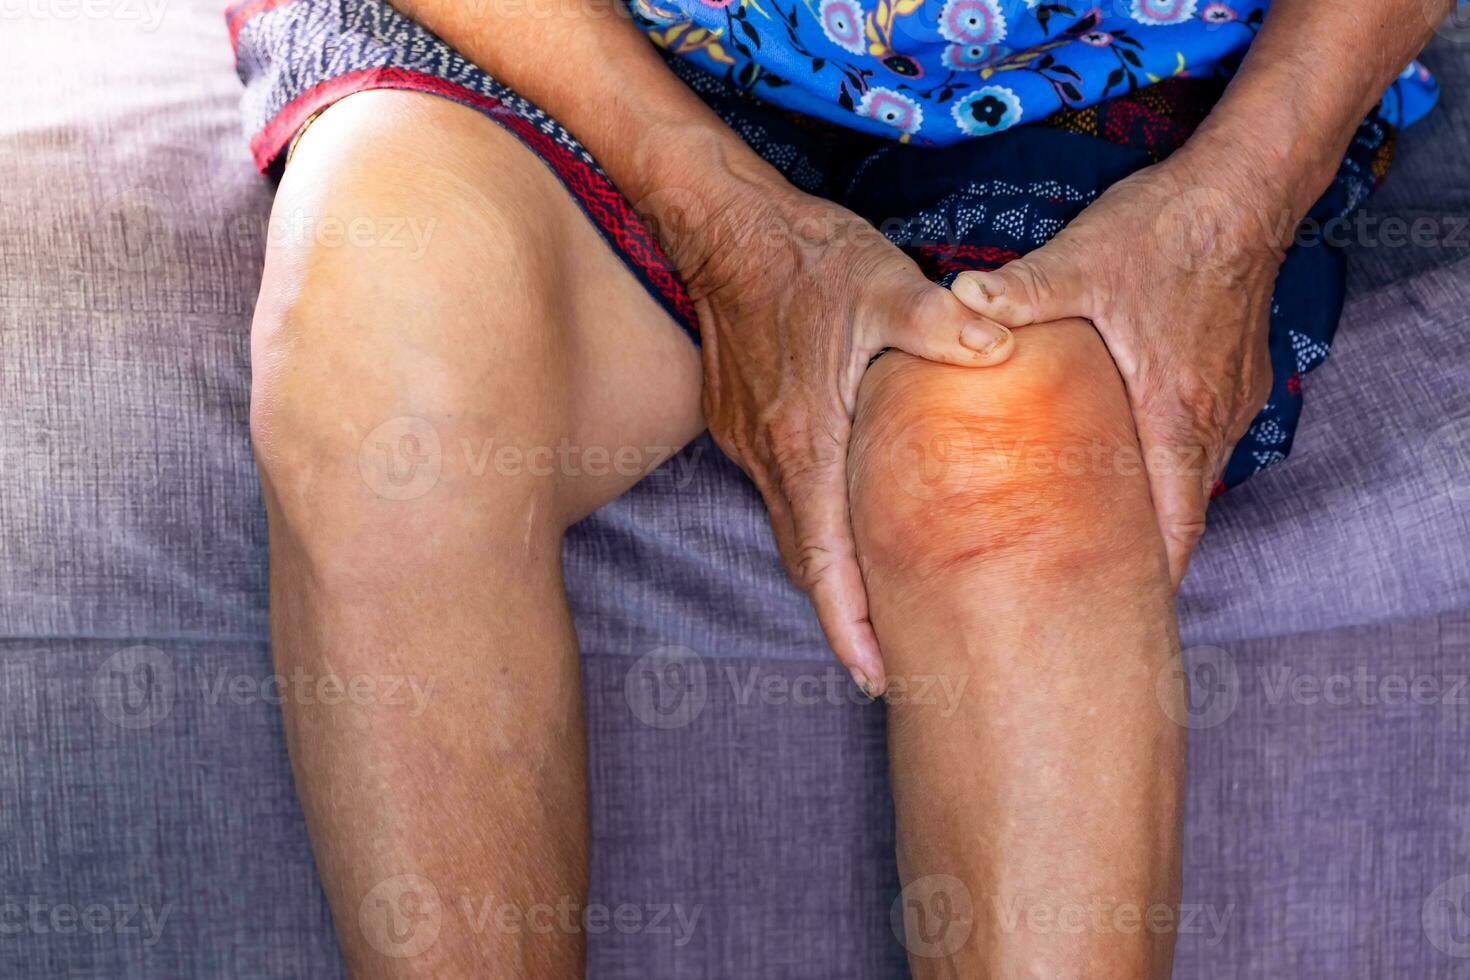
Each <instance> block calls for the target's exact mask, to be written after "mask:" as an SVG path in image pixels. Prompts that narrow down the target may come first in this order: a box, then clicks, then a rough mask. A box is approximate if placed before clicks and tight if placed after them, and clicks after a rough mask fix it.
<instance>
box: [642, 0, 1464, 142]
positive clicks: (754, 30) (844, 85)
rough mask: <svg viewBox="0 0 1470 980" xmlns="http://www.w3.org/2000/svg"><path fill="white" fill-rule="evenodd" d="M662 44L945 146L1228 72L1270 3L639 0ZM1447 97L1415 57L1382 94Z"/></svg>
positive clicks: (775, 94)
mask: <svg viewBox="0 0 1470 980" xmlns="http://www.w3.org/2000/svg"><path fill="white" fill-rule="evenodd" d="M629 2H630V4H631V6H632V9H633V11H634V13H635V15H636V16H637V17H638V19H639V20H640V22H641V23H642V25H643V27H644V29H645V30H646V31H647V32H648V34H649V36H650V37H651V38H652V39H653V41H654V43H655V44H657V45H659V46H660V47H661V48H663V49H665V50H666V51H669V52H670V53H672V54H674V55H677V56H679V57H681V58H685V59H688V60H690V61H691V62H693V63H694V64H696V65H698V66H699V67H700V68H702V69H704V70H705V71H708V72H712V73H714V74H716V75H719V76H721V77H723V78H724V79H725V81H726V82H727V83H729V84H731V85H734V86H737V87H739V88H740V89H742V90H744V91H745V92H747V93H748V94H751V95H754V96H756V97H758V98H760V99H762V100H764V101H766V102H770V103H772V104H774V105H777V106H781V107H783V108H787V109H794V110H796V111H798V112H803V113H806V114H808V115H812V116H817V117H819V118H822V119H826V120H828V121H831V122H835V123H838V124H839V125H843V126H848V127H851V128H853V129H857V130H861V131H863V132H867V133H873V134H876V135H880V136H888V137H893V138H896V139H899V140H901V141H904V142H910V141H912V142H917V143H921V144H937V145H944V144H948V143H954V142H957V141H959V140H964V139H967V138H969V137H974V136H988V135H990V134H992V133H997V132H1000V131H1002V130H1006V129H1010V128H1011V127H1013V126H1015V125H1017V124H1018V123H1025V122H1035V121H1036V120H1039V119H1044V118H1046V117H1047V116H1050V115H1051V114H1052V113H1054V112H1056V111H1057V110H1058V109H1064V108H1073V109H1075V108H1082V107H1085V106H1089V105H1092V104H1094V103H1096V102H1098V101H1101V100H1103V99H1107V98H1110V97H1112V96H1116V95H1121V94H1123V93H1125V92H1131V91H1135V90H1137V89H1139V88H1141V87H1144V86H1147V85H1150V84H1153V83H1155V82H1157V81H1159V80H1161V79H1164V78H1171V77H1180V76H1183V77H1192V78H1208V77H1223V76H1227V75H1229V74H1230V73H1231V72H1232V71H1233V69H1234V67H1235V63H1236V62H1237V61H1238V59H1239V57H1240V55H1241V54H1242V53H1243V52H1244V50H1245V49H1246V47H1247V46H1248V45H1249V44H1250V42H1251V40H1252V39H1253V38H1254V37H1255V35H1256V32H1257V31H1258V30H1259V29H1260V26H1261V23H1262V21H1263V20H1264V18H1265V13H1266V8H1267V7H1268V6H1269V3H1268V2H1267V0H1233V2H1231V3H1221V2H1209V3H1205V2H1200V0H1112V2H1111V3H1109V4H1105V5H1103V6H1102V7H1087V6H1084V5H1081V4H1076V5H1073V4H1070V3H1067V2H1056V0H629ZM1437 94H1438V89H1437V87H1436V84H1435V81H1434V79H1433V78H1432V77H1431V76H1430V75H1429V73H1428V72H1427V71H1426V70H1425V69H1424V68H1423V67H1422V66H1420V65H1419V64H1418V63H1417V62H1415V63H1412V64H1410V65H1409V67H1408V68H1406V69H1405V71H1404V73H1403V74H1402V75H1401V76H1400V78H1399V79H1398V80H1396V81H1395V82H1394V83H1393V85H1392V86H1391V87H1390V89H1389V90H1388V92H1387V93H1385V95H1384V97H1383V103H1382V105H1381V106H1380V110H1381V112H1382V116H1383V119H1384V120H1385V121H1386V122H1388V123H1390V124H1391V125H1395V126H1406V125H1408V124H1409V123H1412V122H1414V121H1415V120H1417V119H1419V118H1420V117H1421V116H1423V115H1424V114H1425V113H1426V112H1428V111H1429V109H1430V107H1431V106H1432V105H1433V104H1434V101H1435V98H1436V96H1437Z"/></svg>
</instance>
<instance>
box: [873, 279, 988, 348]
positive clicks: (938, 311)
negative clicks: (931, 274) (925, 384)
mask: <svg viewBox="0 0 1470 980" xmlns="http://www.w3.org/2000/svg"><path fill="white" fill-rule="evenodd" d="M885 326H886V329H885V330H884V331H883V336H882V337H881V338H879V344H878V346H881V347H896V348H897V349H899V350H901V351H904V352H905V353H908V354H913V355H914V356H915V357H922V358H924V359H925V360H929V361H939V362H940V363H943V364H958V365H960V366H962V367H983V366H987V365H991V364H1000V363H1001V362H1002V361H1006V360H1008V359H1009V358H1010V356H1011V354H1013V353H1014V352H1015V349H1016V341H1015V337H1014V336H1013V335H1012V334H1011V332H1010V331H1009V330H1007V329H1006V328H1005V327H1004V326H1002V325H1001V324H999V323H996V322H995V321H994V320H992V319H990V318H989V317H987V316H982V315H979V314H977V313H975V311H974V310H971V309H969V308H968V307H966V306H965V304H963V303H961V302H960V301H959V300H958V299H956V298H955V297H954V294H953V293H951V292H950V291H949V290H947V289H944V288H943V287H940V286H936V285H934V284H933V283H930V282H928V281H925V283H924V285H923V287H922V288H921V289H920V290H919V291H918V293H917V294H916V295H913V296H912V297H911V298H910V299H909V300H908V301H907V302H905V303H904V304H903V305H902V308H901V309H898V310H895V311H894V315H893V316H891V317H889V318H888V321H887V323H886V324H885Z"/></svg>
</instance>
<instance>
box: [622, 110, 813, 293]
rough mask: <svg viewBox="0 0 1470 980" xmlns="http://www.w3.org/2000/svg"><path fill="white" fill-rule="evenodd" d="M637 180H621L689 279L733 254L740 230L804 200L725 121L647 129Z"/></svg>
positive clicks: (634, 157)
mask: <svg viewBox="0 0 1470 980" xmlns="http://www.w3.org/2000/svg"><path fill="white" fill-rule="evenodd" d="M631 162H632V165H633V169H634V171H635V173H633V174H631V175H629V177H628V178H627V179H626V180H618V179H617V177H616V175H615V178H614V179H615V180H616V181H617V183H618V184H619V186H620V187H623V188H624V190H625V192H630V193H628V197H629V199H630V200H631V201H632V202H633V206H634V209H635V210H637V212H638V214H639V215H640V217H642V218H643V220H644V221H645V222H646V223H647V224H648V225H649V227H650V228H651V229H652V230H653V232H654V234H655V236H656V237H657V238H658V240H659V243H660V244H661V245H662V246H663V248H664V250H665V251H666V252H667V253H668V255H669V257H670V259H671V260H672V261H673V263H674V266H675V268H677V269H678V270H679V271H680V273H681V274H683V275H685V276H686V278H687V277H689V276H690V275H691V274H693V273H694V272H695V271H696V270H698V269H699V268H701V267H703V266H704V265H706V264H707V262H708V260H709V258H710V257H711V256H712V255H714V254H715V253H716V252H717V251H718V250H720V249H723V248H727V247H730V246H731V245H732V244H733V242H732V238H733V237H734V236H735V235H736V234H737V233H738V228H737V227H736V226H737V225H739V224H740V223H741V222H742V221H744V220H746V219H748V218H749V217H751V216H752V215H753V214H756V213H759V212H760V210H762V209H764V208H765V207H768V206H770V205H771V204H772V203H774V202H777V201H780V200H782V199H783V198H784V197H785V196H787V195H790V194H794V193H798V192H797V191H796V190H795V188H793V187H792V186H791V185H790V184H789V183H788V182H787V181H786V179H785V178H784V177H782V175H781V173H780V171H778V170H776V169H775V168H774V167H772V166H771V165H770V164H769V163H767V162H766V161H765V160H763V159H762V158H761V157H760V156H759V155H758V154H756V153H755V151H753V150H751V149H750V147H749V146H748V145H746V143H745V142H744V141H743V140H741V139H740V137H739V136H737V135H736V134H735V133H734V131H733V130H730V129H729V128H728V127H726V126H725V125H724V124H723V123H721V122H720V121H719V120H718V119H713V118H712V119H711V121H710V122H709V123H705V122H703V121H697V122H689V121H680V122H677V123H673V122H670V123H656V124H653V125H649V126H646V127H644V128H642V129H641V131H640V133H639V137H638V147H637V150H636V152H635V153H634V154H632V161H631Z"/></svg>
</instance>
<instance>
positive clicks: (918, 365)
mask: <svg viewBox="0 0 1470 980" xmlns="http://www.w3.org/2000/svg"><path fill="white" fill-rule="evenodd" d="M849 483H850V492H851V501H852V518H853V530H854V534H855V536H856V539H857V544H858V551H859V554H860V556H861V559H862V561H863V564H864V569H865V573H866V574H867V575H868V576H869V578H870V580H871V579H873V578H875V577H876V578H877V579H879V580H886V581H894V580H907V579H916V578H927V577H929V576H931V575H933V574H935V573H936V572H939V573H942V572H944V571H945V570H948V569H953V568H956V567H961V566H963V567H969V566H975V565H980V566H983V567H985V568H989V569H993V570H995V571H996V573H997V574H1000V575H1004V576H1016V575H1021V574H1024V575H1025V576H1026V582H1027V583H1028V587H1035V586H1036V585H1037V584H1040V583H1041V582H1042V581H1044V580H1045V579H1046V577H1049V576H1065V575H1069V574H1074V573H1075V572H1076V571H1077V570H1078V569H1079V568H1097V567H1099V566H1102V565H1113V566H1117V567H1119V568H1120V569H1122V568H1123V567H1124V566H1129V565H1132V566H1137V568H1138V570H1139V572H1140V573H1141V574H1150V575H1152V574H1155V573H1157V572H1158V570H1159V569H1162V568H1163V567H1164V566H1163V549H1162V543H1161V540H1160V538H1159V535H1158V531H1157V526H1156V523H1155V522H1154V520H1153V512H1152V507H1151V504H1150V498H1149V493H1148V481H1147V475H1146V474H1145V473H1144V471H1143V465H1142V459H1141V454H1140V452H1139V449H1138V441H1137V436H1136V434H1135V430H1134V427H1133V422H1132V415H1131V412H1130V409H1129V406H1128V402H1127V398H1126V397H1125V394H1124V390H1123V385H1122V381H1121V380H1120V378H1119V376H1118V373H1117V369H1116V368H1115V367H1114V366H1113V363H1112V361H1111V359H1110V358H1109V357H1108V355H1107V351H1106V349H1105V348H1104V346H1103V344H1102V342H1101V340H1100V339H1099V338H1098V337H1097V334H1096V332H1095V331H1094V330H1093V329H1092V327H1091V326H1090V325H1088V324H1086V323H1085V322H1083V321H1078V320H1071V321H1060V322H1058V323H1049V324H1040V325H1036V326H1031V327H1027V328H1025V330H1023V331H1020V332H1018V334H1017V350H1016V354H1015V356H1014V357H1013V358H1012V359H1011V361H1009V362H1007V363H1005V364H1002V365H998V366H996V367H992V368H983V369H981V368H963V367H951V366H947V365H940V364H934V363H930V362H926V361H921V360H919V359H917V358H913V357H909V356H907V355H904V354H898V353H894V354H889V355H886V356H885V357H884V358H882V359H881V360H880V361H879V362H878V363H877V364H875V365H873V367H872V368H871V369H870V370H869V372H868V375H867V377H866V378H865V379H864V381H863V387H862V391H861V397H860V400H859V406H858V412H857V419H856V423H855V428H854V432H853V439H852V447H851V456H850V462H849ZM1038 577H1039V578H1038Z"/></svg>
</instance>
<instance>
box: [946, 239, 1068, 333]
mask: <svg viewBox="0 0 1470 980" xmlns="http://www.w3.org/2000/svg"><path fill="white" fill-rule="evenodd" d="M1087 273H1088V270H1087V269H1085V268H1083V267H1082V266H1081V265H1080V264H1078V263H1077V262H1075V261H1073V259H1072V257H1071V249H1069V248H1067V247H1065V246H1064V245H1062V244H1059V243H1057V242H1056V241H1052V242H1049V243H1048V244H1046V245H1043V246H1041V248H1039V249H1037V250H1036V251H1034V252H1031V253H1030V254H1028V255H1024V256H1022V257H1021V258H1019V259H1014V260H1012V261H1010V262H1007V263H1006V264H1005V265H1003V266H1001V267H1000V268H999V269H996V270H995V271H993V272H980V271H972V272H961V273H960V274H959V275H958V276H957V277H955V281H954V283H953V285H951V286H950V289H951V290H952V291H953V292H954V294H955V296H957V297H958V298H959V300H960V302H962V303H964V304H965V305H966V306H968V307H969V308H970V309H972V310H974V311H975V312H976V313H983V314H984V315H986V316H988V317H991V318H993V319H995V320H999V321H1000V322H1001V323H1004V324H1006V325H1007V326H1010V327H1024V326H1026V325H1027V324H1028V323H1040V322H1044V321H1047V320H1060V319H1062V318H1063V317H1068V316H1081V317H1090V316H1091V315H1092V311H1091V310H1090V309H1089V308H1088V303H1087V299H1088V279H1087Z"/></svg>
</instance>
